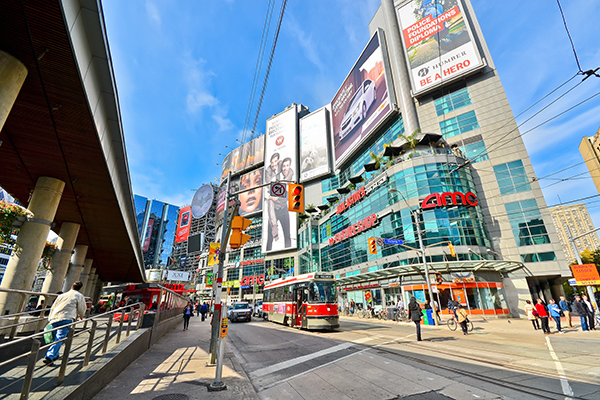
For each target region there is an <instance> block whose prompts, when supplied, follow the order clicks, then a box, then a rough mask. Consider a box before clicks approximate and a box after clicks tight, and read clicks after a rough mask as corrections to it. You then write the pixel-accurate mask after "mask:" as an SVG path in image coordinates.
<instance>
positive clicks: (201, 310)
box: [200, 302, 208, 321]
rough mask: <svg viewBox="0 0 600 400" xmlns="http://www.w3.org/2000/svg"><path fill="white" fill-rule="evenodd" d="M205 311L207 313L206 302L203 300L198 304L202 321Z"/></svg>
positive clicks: (204, 317)
mask: <svg viewBox="0 0 600 400" xmlns="http://www.w3.org/2000/svg"><path fill="white" fill-rule="evenodd" d="M206 313H208V304H206V302H204V303H203V304H202V305H201V306H200V314H202V321H204V320H205V319H206Z"/></svg>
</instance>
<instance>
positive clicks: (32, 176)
mask: <svg viewBox="0 0 600 400" xmlns="http://www.w3.org/2000/svg"><path fill="white" fill-rule="evenodd" d="M0 141H1V144H0V186H2V187H3V188H4V189H6V190H7V191H8V192H9V193H10V194H12V195H13V196H14V197H15V198H17V199H18V200H19V201H20V202H21V203H22V204H24V205H27V206H28V208H29V210H31V211H32V212H33V215H32V216H30V217H29V218H28V220H27V221H26V222H24V224H23V226H22V227H21V230H20V233H19V236H18V239H17V245H19V247H20V251H19V252H18V254H14V253H15V252H13V256H12V257H11V260H10V261H9V264H8V265H7V270H6V274H5V276H4V279H3V282H2V287H3V288H12V289H26V290H29V289H30V287H31V282H32V280H33V276H34V275H35V270H36V268H37V264H38V261H39V258H40V255H41V252H42V251H43V248H44V245H45V239H46V236H45V235H46V234H47V233H48V231H49V229H50V228H51V226H53V227H54V228H53V229H54V231H55V232H57V233H58V234H59V239H58V250H57V253H55V255H54V258H53V260H52V264H51V266H52V270H53V271H52V273H51V274H50V276H49V279H47V281H48V282H47V285H46V283H45V284H44V289H43V290H42V291H43V292H56V291H58V290H61V289H59V287H63V286H64V287H67V286H68V285H70V283H71V282H72V281H74V280H77V279H81V280H82V281H83V280H86V281H87V284H86V287H85V291H86V294H88V295H89V294H91V290H92V289H93V287H97V285H98V283H99V282H108V281H110V282H143V281H145V274H144V266H143V257H142V250H141V246H140V240H139V235H138V229H137V222H136V218H135V208H134V204H133V193H132V189H131V182H130V178H129V167H128V163H127V154H126V150H125V141H124V135H123V129H122V124H121V115H120V110H119V102H118V95H117V91H116V84H115V80H114V74H113V70H112V63H111V58H110V51H109V48H108V41H107V37H106V31H105V27H104V21H103V15H102V10H101V5H100V2H99V1H96V0H50V1H33V2H32V1H25V0H15V1H7V2H2V4H1V5H0ZM3 296H4V294H1V293H0V312H2V314H5V313H6V312H7V311H11V312H15V310H16V308H18V304H15V303H14V301H11V300H10V299H7V298H6V296H4V297H3Z"/></svg>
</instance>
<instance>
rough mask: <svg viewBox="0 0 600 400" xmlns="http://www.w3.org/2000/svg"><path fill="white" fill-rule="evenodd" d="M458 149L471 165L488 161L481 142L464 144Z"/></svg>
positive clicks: (483, 144)
mask: <svg viewBox="0 0 600 400" xmlns="http://www.w3.org/2000/svg"><path fill="white" fill-rule="evenodd" d="M459 149H460V150H461V151H462V152H463V154H464V155H465V157H466V158H468V159H469V160H471V162H472V163H476V162H479V161H485V160H489V159H490V156H489V155H488V153H487V149H486V147H485V143H484V142H483V140H478V141H476V142H473V143H469V144H465V145H464V146H459Z"/></svg>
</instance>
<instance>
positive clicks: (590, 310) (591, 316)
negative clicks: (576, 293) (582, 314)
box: [581, 295, 596, 331]
mask: <svg viewBox="0 0 600 400" xmlns="http://www.w3.org/2000/svg"><path fill="white" fill-rule="evenodd" d="M581 298H582V299H583V302H584V303H585V305H586V307H587V309H588V314H587V320H588V327H589V329H590V330H591V331H595V330H596V327H595V326H594V322H595V321H594V318H595V315H594V314H595V310H594V306H593V305H592V303H591V302H590V301H589V300H588V297H587V296H586V295H583V296H582V297H581Z"/></svg>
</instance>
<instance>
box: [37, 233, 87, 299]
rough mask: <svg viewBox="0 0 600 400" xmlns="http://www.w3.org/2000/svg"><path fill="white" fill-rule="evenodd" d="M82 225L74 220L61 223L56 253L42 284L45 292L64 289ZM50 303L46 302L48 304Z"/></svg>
mask: <svg viewBox="0 0 600 400" xmlns="http://www.w3.org/2000/svg"><path fill="white" fill-rule="evenodd" d="M80 227H81V225H79V224H75V223H73V222H63V224H62V225H61V227H60V232H59V234H58V240H57V242H56V245H57V246H56V253H54V256H52V261H51V262H50V270H49V271H48V272H47V273H46V279H45V280H44V285H43V286H42V292H43V293H58V291H59V290H62V286H63V283H64V281H65V277H66V276H67V269H68V268H69V260H70V259H71V255H72V254H73V248H74V247H75V241H76V240H77V235H78V234H79V228H80ZM49 305H50V304H48V303H47V304H46V306H49Z"/></svg>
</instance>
